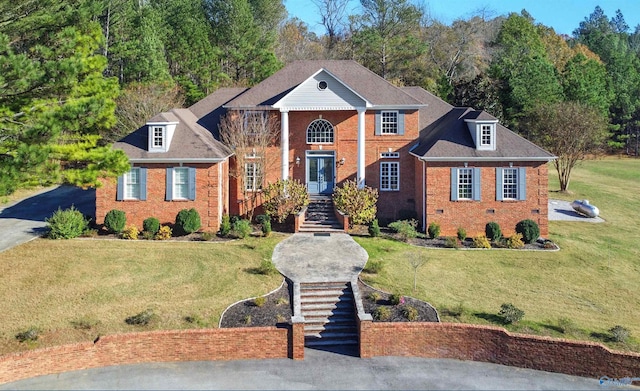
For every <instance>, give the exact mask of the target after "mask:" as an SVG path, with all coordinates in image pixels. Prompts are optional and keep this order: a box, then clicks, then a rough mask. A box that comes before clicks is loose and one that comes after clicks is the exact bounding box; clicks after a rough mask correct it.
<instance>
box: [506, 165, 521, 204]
mask: <svg viewBox="0 0 640 391" xmlns="http://www.w3.org/2000/svg"><path fill="white" fill-rule="evenodd" d="M502 198H503V199H505V200H517V199H518V169H517V168H505V169H504V170H502Z"/></svg>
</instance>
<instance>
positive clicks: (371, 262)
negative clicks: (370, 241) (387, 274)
mask: <svg viewBox="0 0 640 391" xmlns="http://www.w3.org/2000/svg"><path fill="white" fill-rule="evenodd" d="M383 267H384V261H382V260H381V259H371V258H369V259H368V260H367V264H366V265H365V267H364V269H363V270H362V271H363V272H365V273H369V274H378V273H380V272H381V271H382V268H383Z"/></svg>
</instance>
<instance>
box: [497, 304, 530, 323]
mask: <svg viewBox="0 0 640 391" xmlns="http://www.w3.org/2000/svg"><path fill="white" fill-rule="evenodd" d="M498 315H500V316H502V319H504V323H505V324H511V323H517V322H519V321H520V320H522V318H524V311H523V310H521V309H520V308H518V307H516V306H515V305H513V304H511V303H503V304H502V305H501V306H500V312H499V313H498Z"/></svg>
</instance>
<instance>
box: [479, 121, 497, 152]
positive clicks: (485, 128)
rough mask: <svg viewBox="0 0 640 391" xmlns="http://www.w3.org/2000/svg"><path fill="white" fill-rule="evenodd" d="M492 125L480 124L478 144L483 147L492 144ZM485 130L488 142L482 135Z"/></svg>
mask: <svg viewBox="0 0 640 391" xmlns="http://www.w3.org/2000/svg"><path fill="white" fill-rule="evenodd" d="M493 129H494V126H493V125H490V124H481V125H480V145H482V146H483V147H490V146H492V145H493V137H494V133H495V131H494V130H493ZM485 131H488V132H489V142H488V143H487V142H485V139H484V135H485Z"/></svg>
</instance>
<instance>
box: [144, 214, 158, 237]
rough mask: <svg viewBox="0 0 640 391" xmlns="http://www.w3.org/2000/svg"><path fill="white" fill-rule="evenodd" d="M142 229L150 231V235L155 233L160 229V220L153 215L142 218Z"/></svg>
mask: <svg viewBox="0 0 640 391" xmlns="http://www.w3.org/2000/svg"><path fill="white" fill-rule="evenodd" d="M142 229H143V230H144V231H146V232H150V233H151V234H152V235H155V234H157V233H158V230H159V229H160V221H159V220H158V219H156V218H155V217H149V218H147V219H144V221H143V222H142Z"/></svg>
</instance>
